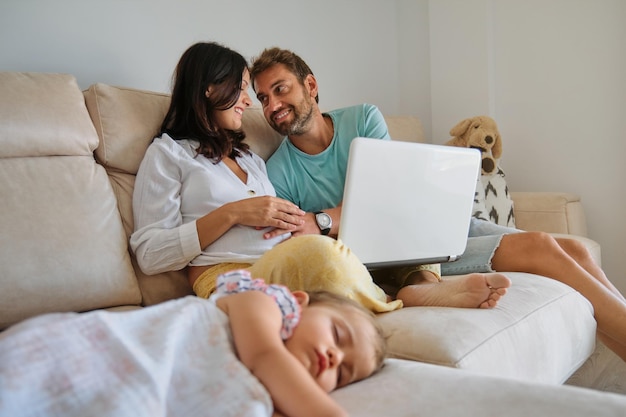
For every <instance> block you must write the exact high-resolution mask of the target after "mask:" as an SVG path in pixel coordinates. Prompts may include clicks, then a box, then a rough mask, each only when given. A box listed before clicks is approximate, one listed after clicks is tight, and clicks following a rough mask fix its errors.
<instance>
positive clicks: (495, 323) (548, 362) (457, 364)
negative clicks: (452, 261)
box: [379, 273, 596, 384]
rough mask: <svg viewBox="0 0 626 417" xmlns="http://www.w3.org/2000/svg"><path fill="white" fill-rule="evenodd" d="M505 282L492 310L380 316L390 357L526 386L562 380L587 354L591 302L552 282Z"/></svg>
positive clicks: (514, 276) (414, 310)
mask: <svg viewBox="0 0 626 417" xmlns="http://www.w3.org/2000/svg"><path fill="white" fill-rule="evenodd" d="M507 276H509V277H510V278H511V280H512V282H513V284H512V286H511V288H510V289H509V290H508V292H507V294H506V296H505V297H503V298H502V299H501V300H500V302H499V304H498V306H496V307H495V308H494V309H461V308H445V307H411V308H403V309H401V310H397V311H393V312H391V313H385V314H381V315H380V316H379V320H380V322H381V323H382V325H383V327H384V328H385V330H386V331H387V332H388V333H389V353H390V356H392V357H395V358H401V359H411V360H415V361H420V362H428V363H432V364H438V365H445V366H448V367H454V368H461V369H467V370H472V371H476V372H479V373H482V374H487V375H494V376H501V377H509V378H515V379H521V380H528V381H532V382H540V383H550V384H561V383H563V382H565V381H566V380H567V379H568V378H569V376H570V375H572V374H573V373H574V371H575V370H576V369H578V367H580V366H581V365H582V364H583V363H584V362H585V360H586V359H587V358H588V357H589V356H590V355H591V353H592V352H593V350H594V347H595V332H596V322H595V319H594V318H593V308H592V306H591V304H590V303H589V302H588V301H587V300H586V299H585V298H584V297H583V296H582V295H580V294H579V293H578V292H576V291H574V290H573V289H572V288H570V287H568V286H566V285H564V284H561V283H560V282H557V281H555V280H552V279H548V278H544V277H540V276H537V275H532V274H524V273H507ZM444 279H452V278H451V277H449V278H444Z"/></svg>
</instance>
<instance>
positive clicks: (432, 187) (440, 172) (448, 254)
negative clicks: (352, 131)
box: [338, 138, 480, 269]
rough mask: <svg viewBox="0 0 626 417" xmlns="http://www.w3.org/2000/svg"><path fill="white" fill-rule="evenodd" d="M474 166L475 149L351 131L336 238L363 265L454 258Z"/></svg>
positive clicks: (465, 222) (463, 233)
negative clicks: (356, 134) (364, 135)
mask: <svg viewBox="0 0 626 417" xmlns="http://www.w3.org/2000/svg"><path fill="white" fill-rule="evenodd" d="M479 167H480V152H478V151H477V150H474V149H469V148H459V147H452V146H443V145H430V144H422V143H413V142H401V141H393V140H392V141H389V140H380V139H367V138H356V139H354V140H353V141H352V144H351V146H350V154H349V158H348V167H347V173H346V183H345V189H344V195H343V198H344V199H343V208H342V212H341V223H340V226H339V234H338V238H339V239H341V240H342V241H343V242H344V243H345V244H347V245H348V247H349V248H350V249H351V250H352V251H353V252H354V253H355V254H356V255H357V257H358V258H359V259H360V261H361V262H363V263H364V264H365V266H366V267H367V268H368V269H376V268H380V267H389V266H406V265H419V264H430V263H442V262H449V261H453V260H456V259H457V258H458V257H459V256H460V255H461V254H462V253H463V252H464V251H465V245H466V243H467V233H468V230H469V223H470V218H471V215H472V207H473V202H474V191H475V189H476V181H477V179H478V174H479Z"/></svg>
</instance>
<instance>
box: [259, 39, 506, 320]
mask: <svg viewBox="0 0 626 417" xmlns="http://www.w3.org/2000/svg"><path fill="white" fill-rule="evenodd" d="M250 74H251V81H252V86H253V88H254V90H255V92H256V94H257V98H258V99H259V101H260V102H261V104H262V106H263V113H264V115H265V118H266V120H267V121H268V123H269V124H270V125H271V126H272V128H273V129H274V130H276V131H277V132H279V133H281V134H282V135H285V136H286V137H287V139H286V140H284V141H283V142H282V144H281V145H280V146H279V148H278V149H277V150H276V152H275V153H274V154H273V155H272V157H271V158H270V159H269V160H268V161H267V171H268V175H269V177H270V180H271V181H272V184H273V185H274V188H275V189H276V194H277V196H280V197H281V198H284V199H286V200H289V201H291V202H293V203H295V204H297V205H298V206H299V207H300V208H301V209H303V210H305V211H306V212H307V213H306V215H305V222H304V224H303V225H301V226H299V227H298V228H297V229H296V230H295V231H292V236H298V235H301V234H323V235H329V236H331V237H336V236H337V232H338V229H339V222H340V219H341V202H342V199H343V190H344V181H345V176H346V168H347V162H348V153H349V148H350V143H351V142H352V140H353V139H354V138H355V137H369V138H378V139H381V140H390V136H389V132H388V130H387V125H386V123H385V119H384V118H383V115H382V114H381V112H380V111H379V110H378V108H377V107H376V106H374V105H371V104H361V105H356V106H351V107H346V108H341V109H337V110H332V111H329V112H327V113H322V112H321V111H320V109H319V107H318V102H319V97H318V94H317V93H318V85H317V80H316V79H315V77H314V75H313V72H312V71H311V69H310V68H309V66H308V65H307V64H306V63H305V62H304V61H303V60H302V59H301V58H300V57H299V56H298V55H296V54H294V53H293V52H291V51H288V50H283V49H279V48H271V49H266V50H265V51H263V53H262V54H261V55H260V56H259V57H258V58H256V59H255V60H254V62H253V66H252V68H251V70H250ZM425 198H428V197H427V196H425ZM266 237H267V238H270V237H273V234H272V232H268V233H267V234H266ZM477 272H478V273H473V274H469V275H463V276H462V277H460V279H458V280H447V281H446V282H445V283H442V282H441V278H440V266H439V265H418V266H413V267H403V268H388V269H383V270H378V271H373V273H372V276H373V277H374V280H375V281H376V283H377V284H378V285H380V286H381V287H382V288H383V289H384V290H385V291H386V292H387V294H389V295H391V296H395V297H396V298H397V299H401V300H402V301H403V302H404V304H405V305H441V306H450V307H469V308H475V307H481V308H490V307H493V306H495V305H496V303H497V301H498V300H499V299H500V297H501V296H502V295H504V294H505V293H506V288H508V287H509V286H510V280H509V279H508V278H507V277H505V276H504V275H502V274H498V273H491V272H492V271H477ZM484 272H489V273H484ZM418 284H419V285H418Z"/></svg>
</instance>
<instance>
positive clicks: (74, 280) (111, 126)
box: [0, 72, 626, 416]
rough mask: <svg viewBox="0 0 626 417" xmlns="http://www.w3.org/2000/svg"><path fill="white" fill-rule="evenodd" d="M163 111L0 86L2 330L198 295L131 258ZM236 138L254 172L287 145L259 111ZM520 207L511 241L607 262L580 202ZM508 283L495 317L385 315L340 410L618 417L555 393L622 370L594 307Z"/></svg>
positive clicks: (64, 90) (411, 311)
mask: <svg viewBox="0 0 626 417" xmlns="http://www.w3.org/2000/svg"><path fill="white" fill-rule="evenodd" d="M168 100H169V97H168V96H167V95H165V94H159V93H153V92H146V91H138V90H134V89H128V88H117V87H112V86H108V85H103V84H95V85H93V86H91V87H90V88H89V89H88V90H86V91H84V92H83V91H81V90H80V89H79V88H78V86H77V84H76V81H75V79H74V77H72V76H71V75H62V74H43V73H14V72H13V73H12V72H4V73H0V144H1V146H0V179H1V180H0V195H1V198H0V227H1V229H2V233H1V234H0V329H2V328H6V327H8V326H10V325H11V324H14V323H16V322H18V321H20V320H23V319H25V318H28V317H32V316H35V315H38V314H42V313H46V312H57V311H79V312H82V311H88V310H94V309H113V310H120V309H128V308H140V307H141V306H147V305H153V304H156V303H159V302H162V301H165V300H168V299H172V298H177V297H181V296H184V295H189V294H191V293H192V292H191V290H190V288H189V286H188V284H187V281H186V279H185V275H184V272H183V271H175V272H171V273H167V274H159V275H155V276H147V275H145V274H143V273H142V272H141V270H139V268H138V267H137V265H136V263H135V261H134V260H133V258H132V256H131V254H130V253H129V249H128V237H129V235H130V233H131V231H132V229H133V219H132V207H131V195H132V191H133V184H134V175H135V173H136V172H137V168H138V166H139V163H140V161H141V159H142V156H143V154H144V151H145V149H146V147H147V146H148V144H149V143H150V141H151V140H152V138H153V137H154V136H155V134H156V133H157V129H158V127H159V125H160V122H161V120H162V118H163V116H164V114H165V111H166V109H167V103H168ZM386 120H387V122H388V125H389V129H390V132H391V135H392V137H394V138H396V139H400V140H410V141H423V137H422V132H421V127H420V124H419V121H418V120H417V119H415V118H413V117H404V116H386ZM244 129H245V130H246V132H247V134H248V139H247V140H248V141H249V143H250V144H251V147H252V149H253V150H255V151H256V152H257V153H259V154H260V155H261V156H263V157H267V156H269V155H270V154H271V152H272V151H273V150H274V149H275V147H276V146H277V144H278V143H279V141H280V137H278V136H277V135H276V134H275V133H274V132H273V131H272V130H271V129H270V128H269V127H268V126H267V124H266V123H265V121H264V119H263V116H262V113H261V112H260V110H259V109H258V108H251V109H249V110H247V111H246V113H245V115H244ZM513 197H514V200H515V208H516V213H515V214H516V218H517V223H518V226H519V227H521V228H524V229H527V230H545V231H549V232H553V233H560V234H563V235H569V236H571V237H572V238H577V239H581V240H583V241H584V242H585V243H586V244H587V245H588V246H589V248H590V249H591V250H592V252H593V253H594V255H595V256H596V258H597V260H598V261H600V248H599V246H598V245H597V244H596V243H595V242H594V241H592V240H590V239H587V238H585V237H584V235H585V234H586V226H585V224H586V223H585V217H584V212H583V210H582V206H581V202H580V200H579V199H578V198H577V197H576V196H575V195H571V194H563V193H513ZM574 235H577V236H574ZM508 275H509V276H510V278H511V279H512V281H513V285H512V287H511V289H510V291H509V293H508V295H507V296H506V297H505V298H504V299H503V300H502V302H501V303H500V304H499V306H498V307H497V308H495V309H493V310H478V309H476V310H474V309H455V308H429V307H419V308H406V309H402V310H399V311H395V312H392V313H388V314H384V315H381V316H380V321H381V322H382V323H383V326H384V327H385V328H386V329H387V330H388V332H389V334H390V337H389V346H390V354H391V357H390V358H389V359H388V360H387V364H386V366H385V367H384V368H383V370H382V371H381V372H380V373H378V374H376V375H375V376H373V377H372V378H370V379H368V380H365V381H362V382H360V383H357V384H354V385H352V386H349V387H347V388H344V389H341V390H339V391H337V392H335V393H333V395H334V396H335V397H336V398H337V399H338V401H340V402H341V403H342V404H344V405H345V406H346V407H347V409H348V410H350V411H351V413H352V415H359V416H383V415H387V416H410V415H416V414H418V413H419V414H420V415H429V416H454V415H464V416H474V415H476V416H479V415H480V416H483V415H513V416H517V415H519V416H522V415H524V416H526V415H528V414H529V413H535V414H537V415H551V416H552V415H562V416H583V415H585V416H589V415H594V416H605V415H606V416H612V415H615V416H617V415H623V414H624V410H626V396H623V395H617V394H613V393H606V392H601V391H599V390H597V389H593V390H592V389H583V388H578V387H572V386H563V385H561V384H563V383H575V384H576V385H583V386H590V387H592V386H593V383H594V382H595V381H596V379H597V375H598V374H599V372H602V371H605V369H599V368H600V365H599V363H600V362H602V363H604V364H608V363H618V362H619V363H621V362H620V361H619V360H615V359H614V358H612V357H611V355H612V354H611V353H610V352H607V351H606V349H602V346H601V345H600V347H599V349H598V350H597V351H596V353H594V349H595V348H596V339H595V330H596V324H595V321H594V319H593V309H592V308H591V305H590V304H589V303H588V302H587V300H585V299H584V298H583V297H582V296H581V295H580V294H578V293H577V292H576V291H574V290H572V289H571V288H569V287H567V286H565V285H562V284H560V283H558V282H555V281H553V280H550V279H544V278H541V277H537V276H533V275H531V274H523V273H510V274H508ZM592 355H593V356H592ZM598 356H602V357H608V358H609V359H608V360H603V361H600V360H599V359H598ZM590 357H591V359H590ZM605 366H608V365H605ZM595 388H601V389H611V390H613V391H619V387H617V388H616V387H615V386H612V387H607V386H603V387H597V386H595Z"/></svg>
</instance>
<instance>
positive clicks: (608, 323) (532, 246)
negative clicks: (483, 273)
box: [492, 232, 626, 360]
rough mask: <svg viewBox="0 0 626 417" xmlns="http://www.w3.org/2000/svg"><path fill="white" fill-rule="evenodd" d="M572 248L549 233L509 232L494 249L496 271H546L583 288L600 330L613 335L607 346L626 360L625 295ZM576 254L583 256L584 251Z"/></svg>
mask: <svg viewBox="0 0 626 417" xmlns="http://www.w3.org/2000/svg"><path fill="white" fill-rule="evenodd" d="M561 245H564V247H565V248H567V249H565V248H564V247H563V246H561ZM568 250H569V251H570V252H574V246H572V245H571V244H570V243H569V242H561V243H560V242H559V241H557V240H556V239H554V238H553V237H552V236H550V235H549V234H547V233H543V232H525V233H515V234H509V235H505V236H503V237H502V240H501V242H500V245H499V247H498V248H497V250H496V251H495V253H494V256H493V259H492V267H493V269H494V270H496V271H510V272H529V273H533V274H537V275H543V276H546V277H550V278H553V279H555V280H557V281H560V282H562V283H564V284H566V285H569V286H570V287H572V288H573V289H575V290H577V291H578V292H580V293H581V294H582V295H583V296H584V297H585V298H587V300H589V302H590V303H591V304H592V305H593V308H594V313H595V314H594V315H595V318H596V321H597V322H598V330H599V332H600V333H599V334H600V335H604V336H602V337H607V338H609V339H610V341H609V343H610V345H609V344H607V346H609V347H613V350H614V351H615V352H616V353H617V354H618V355H620V357H621V358H622V359H624V360H626V303H625V302H624V298H623V297H622V296H621V294H619V292H618V291H617V290H616V289H615V287H614V286H613V285H612V284H611V283H610V282H609V281H608V279H607V278H606V276H605V275H604V273H601V274H598V272H597V269H599V268H597V266H596V269H594V267H593V265H592V264H593V262H592V261H590V260H589V259H586V258H581V259H580V262H582V265H581V264H579V263H578V262H577V261H576V259H575V258H574V257H572V256H570V254H569V253H568ZM580 250H581V248H580V247H576V248H575V251H580ZM575 256H577V257H579V258H580V253H578V254H577V255H575ZM589 262H592V264H589ZM594 272H595V274H594ZM616 345H617V346H616ZM618 347H621V348H618Z"/></svg>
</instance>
